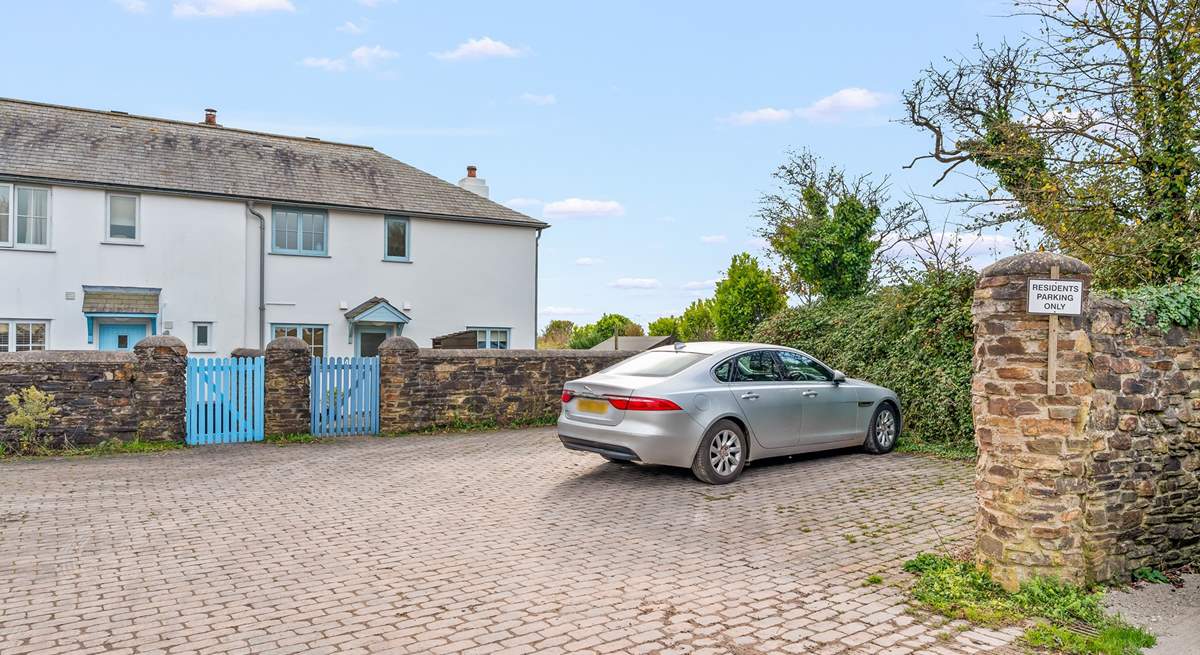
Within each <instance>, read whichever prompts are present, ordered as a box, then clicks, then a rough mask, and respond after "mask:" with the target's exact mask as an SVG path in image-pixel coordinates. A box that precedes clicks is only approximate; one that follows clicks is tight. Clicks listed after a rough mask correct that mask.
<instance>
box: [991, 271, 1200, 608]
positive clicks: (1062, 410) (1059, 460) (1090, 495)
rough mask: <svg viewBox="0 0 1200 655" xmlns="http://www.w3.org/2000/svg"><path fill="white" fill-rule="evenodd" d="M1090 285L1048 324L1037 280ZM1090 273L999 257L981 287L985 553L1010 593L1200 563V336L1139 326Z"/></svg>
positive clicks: (1126, 576) (1123, 306)
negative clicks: (1031, 286) (1029, 303)
mask: <svg viewBox="0 0 1200 655" xmlns="http://www.w3.org/2000/svg"><path fill="white" fill-rule="evenodd" d="M1054 265H1057V266H1058V267H1059V271H1060V275H1061V277H1062V278H1063V279H1075V280H1082V281H1083V282H1084V289H1085V296H1084V302H1083V314H1082V315H1081V316H1078V317H1067V316H1061V317H1059V332H1058V340H1057V349H1058V360H1057V362H1058V366H1057V374H1056V384H1055V386H1054V388H1053V389H1047V379H1048V366H1047V361H1048V344H1049V342H1048V323H1049V321H1048V317H1047V316H1044V315H1035V314H1029V313H1026V300H1027V293H1028V281H1029V279H1030V278H1048V277H1050V269H1051V266H1054ZM1090 280H1091V270H1090V269H1089V268H1088V267H1087V265H1086V264H1084V263H1083V262H1081V261H1079V260H1077V259H1074V258H1070V257H1064V256H1061V255H1054V254H1050V253H1029V254H1024V255H1016V256H1014V257H1009V258H1007V259H1004V260H1001V261H999V262H997V263H995V264H993V265H992V266H990V267H988V268H986V269H984V270H983V272H982V274H981V277H980V280H979V283H978V285H977V287H976V290H975V296H974V302H973V306H972V314H973V317H974V325H975V353H974V375H973V380H972V414H973V416H974V420H975V439H976V444H977V445H978V447H979V460H978V462H977V465H976V478H975V481H976V483H975V487H976V494H977V498H978V502H979V509H978V513H977V555H978V557H979V559H981V560H982V561H984V562H986V563H988V564H989V565H990V566H991V567H992V569H993V572H994V574H995V576H996V579H997V580H998V581H1000V582H1001V584H1003V585H1004V586H1005V587H1006V588H1009V589H1015V588H1016V586H1017V585H1018V584H1019V583H1020V582H1021V581H1023V580H1026V579H1028V578H1030V577H1032V576H1035V575H1053V576H1057V577H1060V578H1064V579H1068V580H1071V581H1074V582H1093V581H1108V580H1124V579H1128V576H1129V574H1130V573H1131V572H1132V571H1133V570H1135V569H1137V568H1139V567H1141V566H1155V567H1158V568H1167V567H1171V566H1174V565H1179V564H1183V563H1187V562H1189V561H1195V560H1196V559H1197V558H1200V486H1198V483H1197V475H1198V473H1200V368H1197V361H1198V360H1200V333H1198V332H1196V331H1185V330H1183V329H1180V328H1174V329H1171V330H1169V331H1167V332H1165V333H1164V332H1162V331H1160V330H1157V329H1152V328H1150V329H1148V328H1142V327H1138V326H1135V325H1133V324H1132V323H1131V321H1130V312H1129V308H1128V307H1127V306H1126V305H1124V304H1123V303H1120V302H1118V301H1114V300H1111V299H1104V298H1101V297H1099V296H1097V297H1095V298H1091V297H1089V295H1090V293H1089V292H1090V288H1089V287H1090Z"/></svg>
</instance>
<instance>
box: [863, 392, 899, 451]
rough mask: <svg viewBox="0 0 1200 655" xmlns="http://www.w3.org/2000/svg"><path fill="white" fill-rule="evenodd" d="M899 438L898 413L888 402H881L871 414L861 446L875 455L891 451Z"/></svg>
mask: <svg viewBox="0 0 1200 655" xmlns="http://www.w3.org/2000/svg"><path fill="white" fill-rule="evenodd" d="M899 438H900V414H899V413H898V412H896V408H895V407H892V405H891V404H890V403H881V404H880V405H879V407H876V408H875V414H874V415H873V416H871V427H869V428H868V429H867V441H866V443H864V444H863V447H864V448H865V449H866V451H867V452H869V453H873V454H875V455H882V454H884V453H890V452H892V449H893V448H895V447H896V440H897V439H899Z"/></svg>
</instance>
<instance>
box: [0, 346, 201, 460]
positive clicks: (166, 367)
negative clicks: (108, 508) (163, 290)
mask: <svg viewBox="0 0 1200 655" xmlns="http://www.w3.org/2000/svg"><path fill="white" fill-rule="evenodd" d="M186 366H187V347H186V346H184V344H183V342H182V341H180V340H179V339H177V338H175V337H149V338H147V339H144V340H142V341H141V342H139V343H138V344H137V346H135V348H134V351H133V352H99V351H95V350H50V351H34V352H23V353H0V441H9V440H15V439H16V438H17V432H16V430H14V429H13V428H10V427H7V426H5V425H4V418H6V417H7V416H8V414H9V412H10V411H11V410H10V408H9V406H8V403H5V402H2V400H3V398H5V397H7V396H8V395H10V394H13V393H17V392H19V391H20V390H21V389H24V388H26V387H29V386H35V387H37V388H38V389H40V390H42V391H45V392H47V393H50V394H53V395H54V404H55V406H56V407H58V408H59V413H58V415H56V416H55V418H54V419H53V421H52V422H51V425H50V427H49V428H47V430H46V433H47V434H49V435H50V436H52V437H53V438H54V439H55V441H57V442H58V443H60V444H61V443H63V442H64V441H66V442H69V443H72V444H94V443H99V442H100V441H104V440H106V439H112V438H119V439H123V440H129V439H133V438H135V437H138V438H141V439H143V440H146V441H157V440H178V441H182V440H183V437H184V400H185V395H184V385H185V383H186V380H185V371H186Z"/></svg>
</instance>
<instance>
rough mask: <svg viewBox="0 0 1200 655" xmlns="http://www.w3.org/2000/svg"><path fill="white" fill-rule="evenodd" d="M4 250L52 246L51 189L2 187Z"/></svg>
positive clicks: (0, 228) (0, 230) (0, 235)
mask: <svg viewBox="0 0 1200 655" xmlns="http://www.w3.org/2000/svg"><path fill="white" fill-rule="evenodd" d="M0 247H6V248H13V247H16V248H48V247H50V189H46V188H42V187H28V186H20V185H11V184H0Z"/></svg>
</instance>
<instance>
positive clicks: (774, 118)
mask: <svg viewBox="0 0 1200 655" xmlns="http://www.w3.org/2000/svg"><path fill="white" fill-rule="evenodd" d="M795 115H796V112H795V111H794V110H791V109H776V108H774V107H763V108H762V109H751V110H749V111H741V112H738V113H736V114H730V115H729V116H726V117H725V122H726V123H732V124H733V125H757V124H759V123H785V122H787V121H790V120H792V118H793V117H795Z"/></svg>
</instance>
